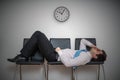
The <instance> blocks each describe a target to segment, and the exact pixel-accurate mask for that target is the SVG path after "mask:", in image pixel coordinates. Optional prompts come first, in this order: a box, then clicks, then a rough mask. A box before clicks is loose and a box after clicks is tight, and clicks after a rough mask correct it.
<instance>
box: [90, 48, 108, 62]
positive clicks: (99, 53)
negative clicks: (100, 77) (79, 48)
mask: <svg viewBox="0 0 120 80" xmlns="http://www.w3.org/2000/svg"><path fill="white" fill-rule="evenodd" d="M90 52H91V54H92V61H105V60H106V57H107V55H106V53H105V51H104V50H100V49H98V48H97V47H92V48H91V50H90Z"/></svg>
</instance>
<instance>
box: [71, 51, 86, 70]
mask: <svg viewBox="0 0 120 80" xmlns="http://www.w3.org/2000/svg"><path fill="white" fill-rule="evenodd" d="M81 52H87V50H85V49H83V50H78V51H76V53H75V54H74V56H73V59H75V58H76V57H78V56H79V55H80V53H81ZM73 69H77V66H73Z"/></svg>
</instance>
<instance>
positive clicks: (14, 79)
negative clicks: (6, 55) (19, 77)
mask: <svg viewBox="0 0 120 80" xmlns="http://www.w3.org/2000/svg"><path fill="white" fill-rule="evenodd" d="M17 67H18V65H17V64H16V67H15V72H14V77H13V80H16V72H17Z"/></svg>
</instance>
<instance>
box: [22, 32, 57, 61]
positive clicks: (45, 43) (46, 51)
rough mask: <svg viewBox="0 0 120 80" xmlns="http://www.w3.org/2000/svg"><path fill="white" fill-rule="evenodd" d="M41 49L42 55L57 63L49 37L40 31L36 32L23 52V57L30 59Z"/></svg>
mask: <svg viewBox="0 0 120 80" xmlns="http://www.w3.org/2000/svg"><path fill="white" fill-rule="evenodd" d="M37 48H39V50H40V53H41V54H42V55H43V56H44V57H45V58H46V59H47V60H48V61H56V54H55V51H54V48H53V46H52V44H51V43H50V41H49V40H48V39H47V37H46V36H45V35H44V34H43V33H42V32H40V31H36V32H35V33H34V34H33V35H32V37H31V38H30V40H29V41H28V43H27V44H26V45H25V46H24V47H23V49H22V50H21V56H24V57H29V56H31V55H32V54H33V52H34V51H35V50H36V49H37Z"/></svg>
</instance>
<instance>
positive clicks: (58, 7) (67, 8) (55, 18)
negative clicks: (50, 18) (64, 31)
mask: <svg viewBox="0 0 120 80" xmlns="http://www.w3.org/2000/svg"><path fill="white" fill-rule="evenodd" d="M58 8H65V9H66V10H67V11H68V18H67V19H65V20H62V21H61V20H58V19H57V18H56V16H55V12H56V10H57V9H58ZM69 17H70V11H69V9H68V8H67V7H65V6H59V7H57V8H56V9H55V10H54V18H55V19H56V20H57V21H59V22H66V21H67V20H68V19H69Z"/></svg>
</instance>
